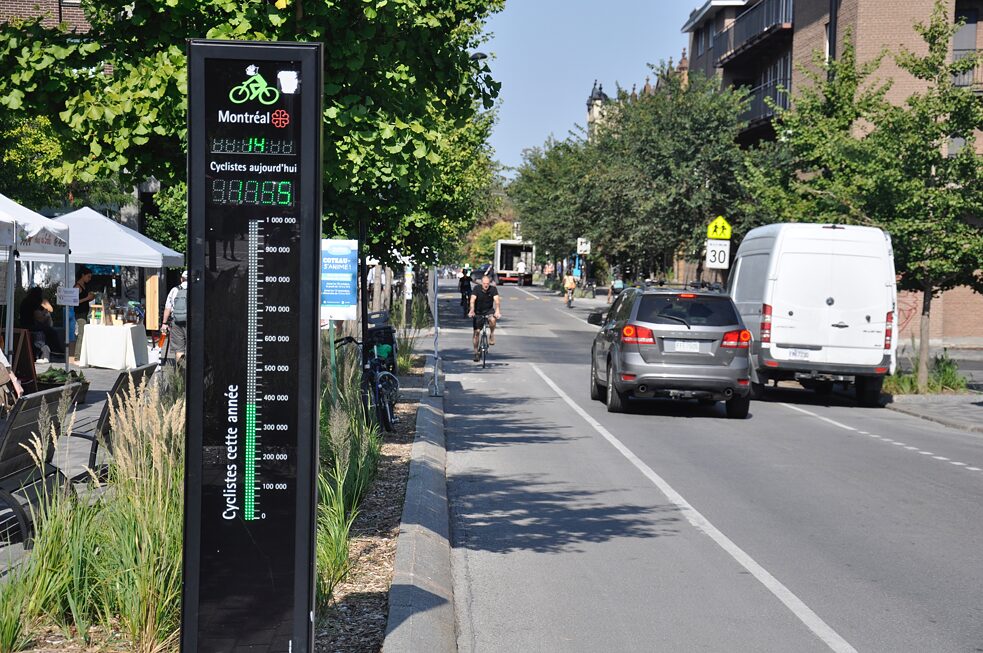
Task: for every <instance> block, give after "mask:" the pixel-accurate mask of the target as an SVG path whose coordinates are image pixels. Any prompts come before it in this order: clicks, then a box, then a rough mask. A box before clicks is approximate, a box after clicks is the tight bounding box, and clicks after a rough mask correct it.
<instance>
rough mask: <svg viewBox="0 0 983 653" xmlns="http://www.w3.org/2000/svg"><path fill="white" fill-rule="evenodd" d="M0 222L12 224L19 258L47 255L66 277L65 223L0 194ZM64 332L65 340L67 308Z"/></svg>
mask: <svg viewBox="0 0 983 653" xmlns="http://www.w3.org/2000/svg"><path fill="white" fill-rule="evenodd" d="M0 221H2V222H4V223H8V222H9V223H12V225H13V229H14V231H15V233H16V239H15V241H16V242H15V243H14V247H15V248H16V250H17V252H19V253H20V254H21V255H22V256H23V255H25V254H44V255H47V256H49V257H50V258H49V259H48V260H50V261H54V262H61V261H64V262H65V278H66V279H67V278H68V251H69V249H68V232H69V227H68V225H67V224H62V223H59V222H56V221H54V220H51V219H49V218H46V217H44V216H43V215H41V214H40V213H37V212H36V211H32V210H31V209H29V208H27V207H26V206H21V205H20V204H18V203H17V202H15V201H14V200H12V199H10V198H9V197H7V196H6V195H2V194H0ZM0 246H3V245H2V235H0ZM13 266H14V257H13V256H9V257H8V259H7V288H6V296H7V324H6V327H7V328H6V339H5V340H4V342H5V344H6V348H7V351H8V352H9V351H11V347H13V334H14V331H13V329H14V310H13V309H14V307H13V303H14V274H13V269H14V268H13ZM65 330H66V341H67V340H68V338H67V332H68V309H67V308H66V309H65ZM65 366H66V368H67V367H68V356H66V357H65Z"/></svg>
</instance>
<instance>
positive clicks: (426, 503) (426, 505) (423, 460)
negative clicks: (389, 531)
mask: <svg viewBox="0 0 983 653" xmlns="http://www.w3.org/2000/svg"><path fill="white" fill-rule="evenodd" d="M427 359H428V360H427V367H428V368H432V366H433V356H428V357H427ZM440 385H441V386H442V385H443V383H442V382H441V383H440ZM446 460H447V451H446V446H445V440H444V399H443V397H442V396H439V397H431V396H426V395H424V396H423V398H422V399H421V400H420V409H419V411H418V412H417V416H416V439H415V441H414V442H413V450H412V454H411V457H410V469H409V478H408V479H407V483H406V499H405V501H404V503H403V517H402V521H401V523H400V525H399V539H398V540H397V542H396V561H395V568H394V571H393V583H392V588H391V589H390V590H389V620H388V623H387V624H386V639H385V642H384V643H383V647H382V648H383V651H387V652H388V653H403V652H407V651H409V652H413V651H420V652H421V653H422V652H426V653H431V652H433V653H445V652H448V653H450V652H454V651H457V630H456V624H455V610H454V582H453V577H452V575H451V547H450V517H449V507H448V502H447V472H446Z"/></svg>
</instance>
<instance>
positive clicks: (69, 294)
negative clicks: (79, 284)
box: [55, 286, 79, 306]
mask: <svg viewBox="0 0 983 653" xmlns="http://www.w3.org/2000/svg"><path fill="white" fill-rule="evenodd" d="M56 293H57V297H56V298H55V300H56V301H57V302H58V305H59V306H78V305H79V289H78V288H75V287H74V286H73V287H72V288H64V287H61V286H59V288H58V290H57V291H56Z"/></svg>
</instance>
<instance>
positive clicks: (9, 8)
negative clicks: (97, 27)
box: [0, 0, 89, 33]
mask: <svg viewBox="0 0 983 653" xmlns="http://www.w3.org/2000/svg"><path fill="white" fill-rule="evenodd" d="M36 16H41V17H42V18H43V19H44V20H43V24H44V25H45V27H54V26H56V25H60V24H62V23H64V24H66V25H68V28H69V30H71V31H73V32H78V33H82V32H88V31H89V23H88V21H86V20H85V13H84V12H83V11H82V3H81V1H80V0H0V24H2V23H6V22H9V21H10V20H11V19H14V18H34V17H36Z"/></svg>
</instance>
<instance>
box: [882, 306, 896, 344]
mask: <svg viewBox="0 0 983 653" xmlns="http://www.w3.org/2000/svg"><path fill="white" fill-rule="evenodd" d="M893 344H894V311H888V314H887V319H886V320H885V324H884V349H885V350H890V349H891V346H892V345H893Z"/></svg>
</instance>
